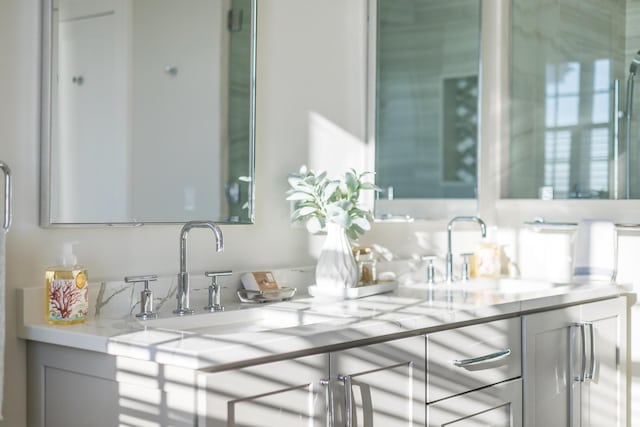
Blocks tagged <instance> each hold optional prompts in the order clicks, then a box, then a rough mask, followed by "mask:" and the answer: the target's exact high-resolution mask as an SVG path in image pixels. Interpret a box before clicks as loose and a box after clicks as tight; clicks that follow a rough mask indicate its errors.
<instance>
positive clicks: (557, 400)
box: [522, 307, 580, 427]
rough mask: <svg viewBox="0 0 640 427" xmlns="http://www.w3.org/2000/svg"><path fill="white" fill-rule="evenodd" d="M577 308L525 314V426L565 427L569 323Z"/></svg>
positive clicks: (570, 383) (569, 381)
mask: <svg viewBox="0 0 640 427" xmlns="http://www.w3.org/2000/svg"><path fill="white" fill-rule="evenodd" d="M579 319H580V309H579V307H570V308H565V309H560V310H553V311H547V312H543V313H537V314H531V315H527V316H524V317H523V319H522V322H523V370H522V376H523V381H524V402H525V404H524V425H525V427H536V426H545V427H556V426H557V427H566V426H568V425H570V424H569V420H570V419H571V418H572V416H571V414H570V408H571V406H572V405H570V403H569V402H570V393H571V388H572V387H574V379H573V377H572V375H571V372H570V365H569V358H570V357H571V354H570V352H571V346H570V344H569V343H570V333H571V325H572V324H573V323H575V322H577V321H578V320H579Z"/></svg>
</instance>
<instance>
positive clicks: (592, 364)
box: [585, 322, 596, 381]
mask: <svg viewBox="0 0 640 427" xmlns="http://www.w3.org/2000/svg"><path fill="white" fill-rule="evenodd" d="M585 324H586V326H588V327H589V352H590V353H591V355H590V358H589V372H587V373H586V375H585V379H587V380H589V381H591V380H594V379H595V376H596V337H595V332H594V330H593V322H585Z"/></svg>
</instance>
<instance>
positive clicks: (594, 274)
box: [573, 220, 618, 282]
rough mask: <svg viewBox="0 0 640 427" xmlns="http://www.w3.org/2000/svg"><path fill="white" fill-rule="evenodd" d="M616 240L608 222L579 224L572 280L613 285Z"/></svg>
mask: <svg viewBox="0 0 640 427" xmlns="http://www.w3.org/2000/svg"><path fill="white" fill-rule="evenodd" d="M617 237H618V235H617V232H616V226H615V224H614V223H613V222H611V221H596V220H582V221H580V223H579V224H578V229H577V230H576V234H575V239H574V250H573V254H574V255H573V279H574V280H576V281H589V280H604V281H609V282H610V281H614V280H615V278H616V263H617V261H616V258H617V257H616V253H617Z"/></svg>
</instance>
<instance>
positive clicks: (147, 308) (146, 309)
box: [124, 274, 158, 320]
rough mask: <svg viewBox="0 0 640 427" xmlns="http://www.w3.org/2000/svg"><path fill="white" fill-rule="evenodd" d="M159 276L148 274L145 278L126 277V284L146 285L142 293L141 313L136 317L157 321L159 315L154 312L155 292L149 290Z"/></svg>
mask: <svg viewBox="0 0 640 427" xmlns="http://www.w3.org/2000/svg"><path fill="white" fill-rule="evenodd" d="M156 280H158V276H156V275H155V274H148V275H145V276H125V278H124V281H125V283H133V284H136V283H144V289H143V290H142V291H141V292H140V312H139V313H137V314H136V317H137V318H139V319H142V320H147V319H155V318H156V317H158V313H157V312H155V311H154V310H153V292H151V290H150V289H149V282H155V281H156Z"/></svg>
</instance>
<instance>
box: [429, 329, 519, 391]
mask: <svg viewBox="0 0 640 427" xmlns="http://www.w3.org/2000/svg"><path fill="white" fill-rule="evenodd" d="M520 375H521V327H520V318H519V317H516V318H512V319H505V320H497V321H494V322H488V323H482V324H479V325H472V326H465V327H462V328H457V329H452V330H449V331H442V332H436V333H433V334H430V335H427V402H434V401H436V400H440V399H444V398H447V397H450V396H455V395H457V394H460V393H465V392H468V391H471V390H475V389H478V388H481V387H485V386H488V385H491V384H495V383H498V382H501V381H505V380H508V379H511V378H517V377H519V376H520Z"/></svg>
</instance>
